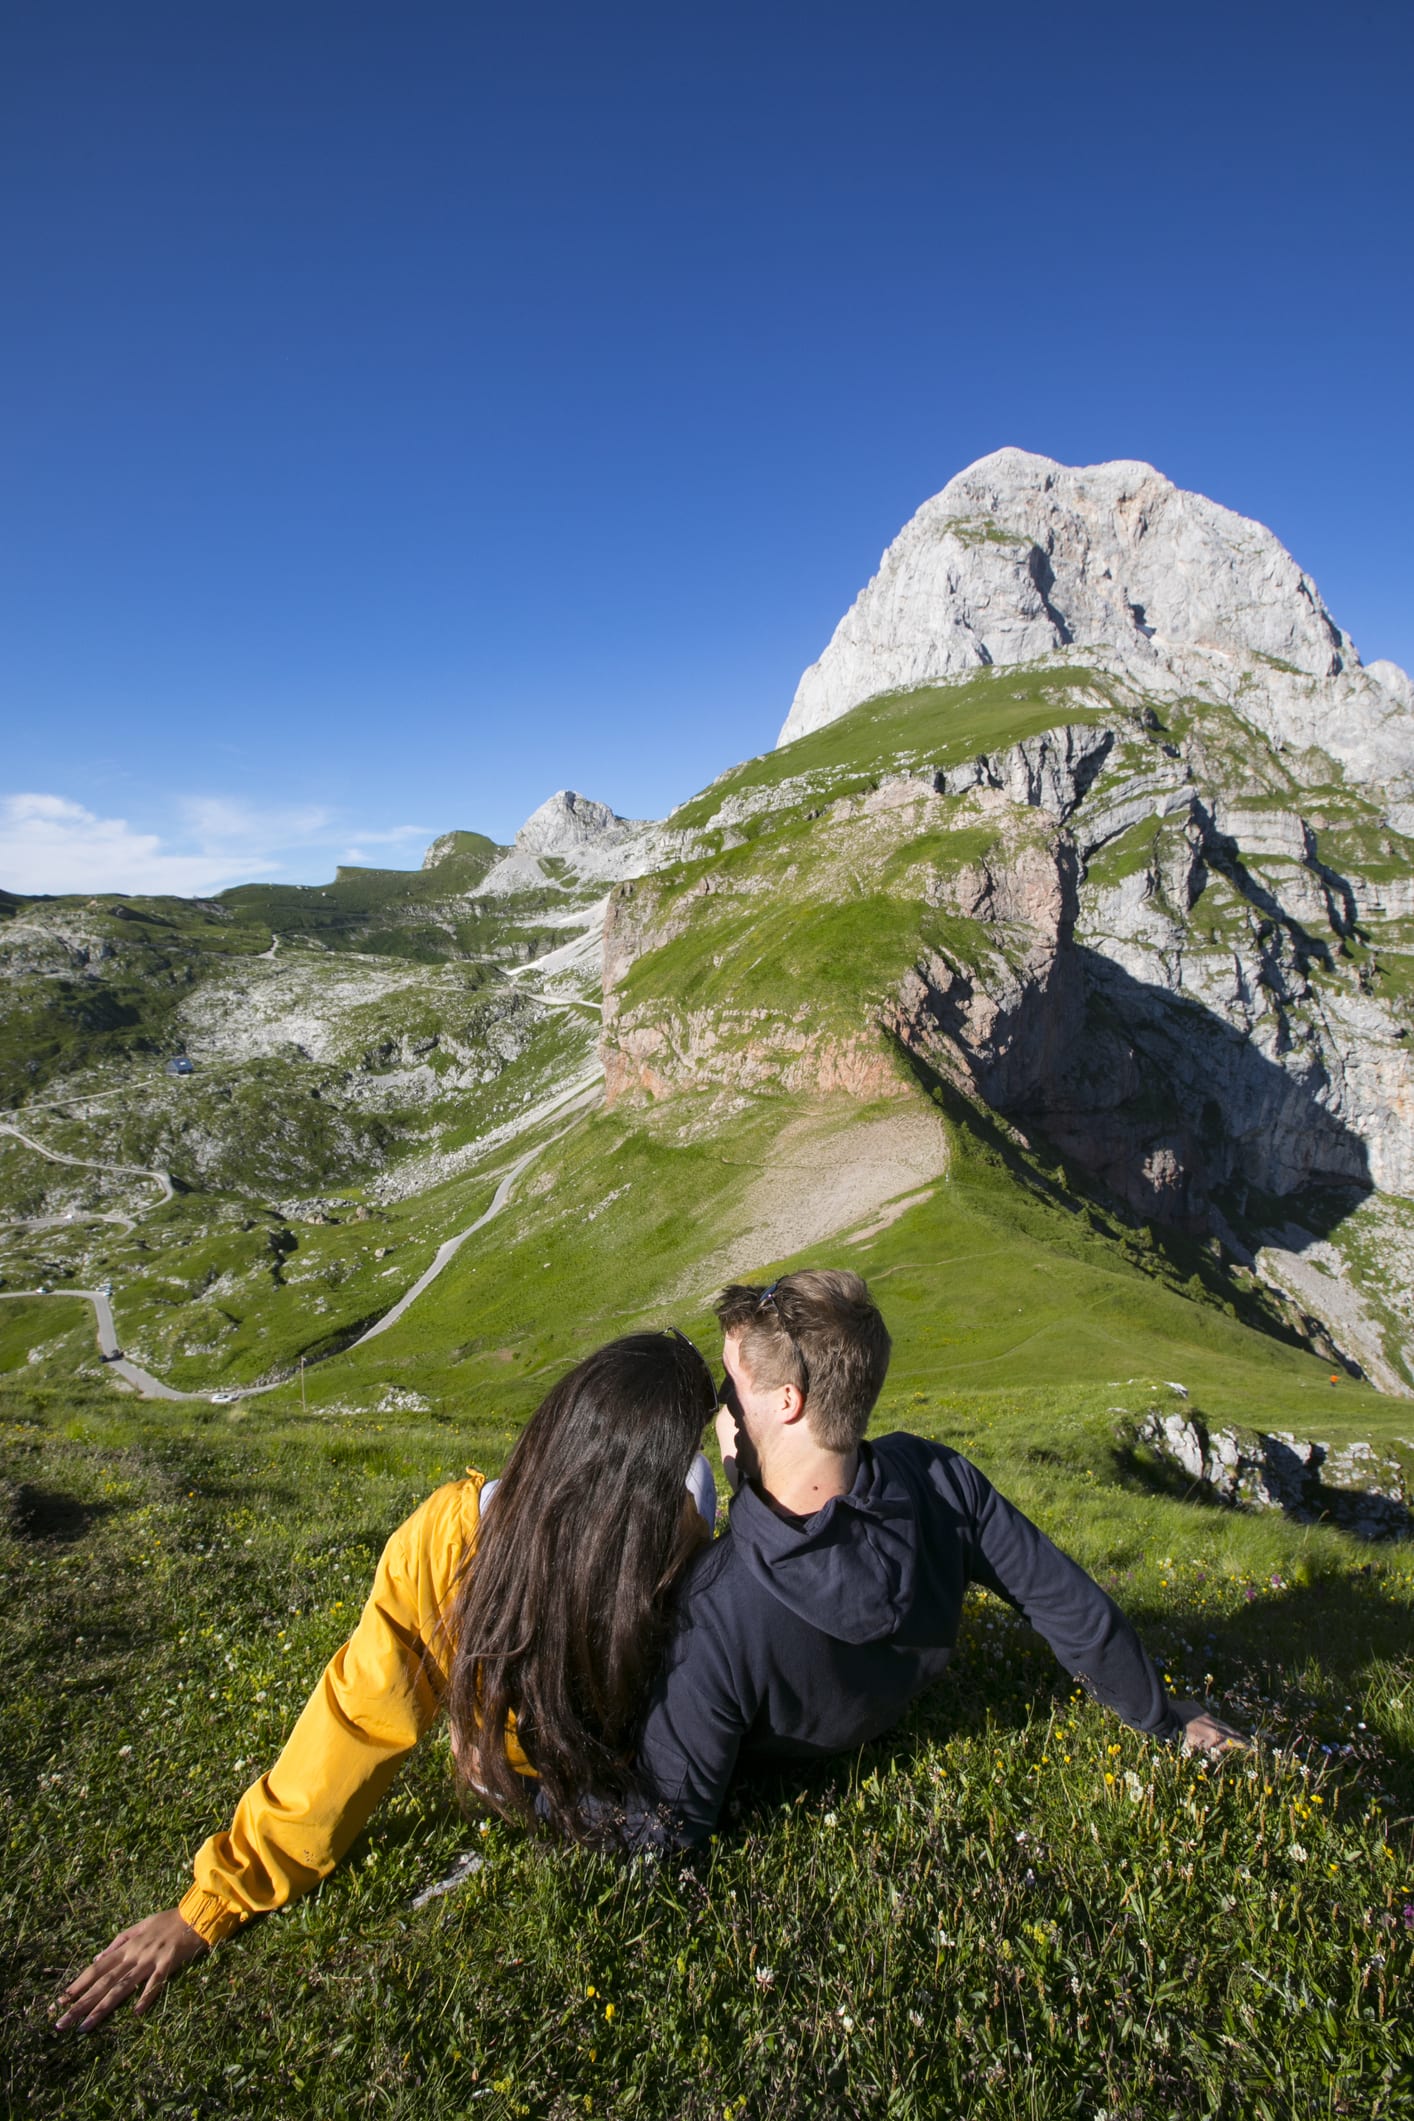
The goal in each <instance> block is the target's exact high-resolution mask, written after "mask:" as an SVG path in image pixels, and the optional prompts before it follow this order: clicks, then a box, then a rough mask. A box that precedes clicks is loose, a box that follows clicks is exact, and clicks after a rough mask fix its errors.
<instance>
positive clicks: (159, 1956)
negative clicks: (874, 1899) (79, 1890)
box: [55, 1907, 210, 2033]
mask: <svg viewBox="0 0 1414 2121" xmlns="http://www.w3.org/2000/svg"><path fill="white" fill-rule="evenodd" d="M209 1950H210V1946H209V1945H208V1944H207V1943H206V1942H205V1940H204V1939H203V1938H201V1937H199V1936H198V1935H197V1933H196V1931H195V1930H194V1929H193V1928H192V1927H191V1924H190V1923H189V1922H184V1921H183V1919H182V1917H181V1916H180V1915H179V1914H178V1913H177V1910H176V1909H175V1908H174V1907H169V1908H166V1909H164V1911H163V1912H162V1913H161V1914H160V1915H147V1916H145V1917H144V1919H143V1920H142V1921H141V1922H135V1923H134V1924H133V1926H132V1928H131V1929H126V1930H123V1931H121V1932H120V1933H119V1935H118V1936H116V1937H115V1938H114V1939H113V1942H112V1943H111V1944H110V1945H109V1947H108V1949H107V1951H104V1952H100V1953H99V1954H98V1957H97V1958H96V1959H95V1960H94V1962H93V1964H92V1965H91V1966H89V1967H87V1968H85V1970H84V1972H83V1973H81V1974H80V1975H79V1976H78V1978H77V1979H76V1980H74V1981H71V1982H70V1983H69V1986H68V1987H67V1988H66V1989H65V1990H64V1993H63V1995H62V1996H61V1997H60V1998H59V2001H60V2002H61V2003H66V2004H67V2005H68V2009H67V2010H66V2011H65V2012H64V2015H63V2017H62V2018H59V2019H57V2020H56V2021H55V2030H56V2031H57V2032H61V2033H63V2032H67V2031H68V2029H69V2027H70V2026H71V2025H77V2026H78V2028H79V2030H80V2031H81V2032H85V2033H91V2032H92V2031H93V2029H94V2027H95V2026H97V2025H102V2023H103V2021H104V2019H105V2018H111V2017H112V2015H113V2013H114V2011H115V2010H116V2009H117V2008H118V2005H119V2004H120V2003H126V2002H127V2000H128V1997H129V1996H134V1995H136V1996H137V2002H136V2003H135V2004H134V2005H133V2009H134V2010H135V2011H136V2012H137V2015H138V2016H139V2017H141V2016H142V2014H143V2012H144V2011H145V2010H147V2008H148V2007H149V2005H151V2004H152V2003H154V2002H155V2001H156V2000H157V1997H158V1995H159V1994H160V1992H161V1990H162V1989H163V1988H164V1987H165V1986H166V1984H167V1982H169V1981H170V1980H171V1978H172V1976H173V1974H175V1973H178V1972H179V1971H180V1970H181V1968H182V1967H184V1966H186V1965H188V1964H189V1963H190V1962H191V1960H193V1959H199V1958H200V1957H201V1955H202V1953H203V1952H205V1951H209ZM139 1990H141V1991H142V1993H141V1995H138V1991H139Z"/></svg>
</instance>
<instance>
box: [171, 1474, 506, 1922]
mask: <svg viewBox="0 0 1414 2121" xmlns="http://www.w3.org/2000/svg"><path fill="white" fill-rule="evenodd" d="M483 1477H484V1476H483V1475H482V1474H480V1473H468V1475H467V1477H466V1479H465V1480H454V1481H451V1482H449V1483H448V1485H447V1486H446V1487H443V1488H438V1489H437V1491H436V1493H435V1494H434V1495H429V1496H428V1498H427V1500H426V1502H424V1503H423V1505H422V1507H421V1508H420V1509H418V1510H414V1512H413V1514H412V1516H411V1517H409V1518H408V1520H407V1522H406V1524H402V1525H400V1526H399V1527H398V1529H397V1531H396V1532H394V1534H393V1536H392V1538H391V1539H390V1540H389V1541H388V1544H387V1546H386V1547H385V1548H384V1549H383V1557H382V1559H381V1560H380V1562H379V1564H378V1572H377V1574H376V1575H375V1577H374V1579H373V1589H372V1591H371V1592H370V1593H369V1597H368V1603H367V1604H366V1605H365V1606H364V1609H363V1614H362V1617H361V1618H360V1620H359V1623H358V1626H357V1627H356V1628H355V1630H354V1632H353V1634H352V1635H351V1636H350V1637H349V1639H348V1641H347V1642H346V1643H345V1644H344V1646H343V1648H342V1649H340V1650H337V1651H336V1652H335V1654H334V1655H333V1657H331V1658H330V1660H329V1663H328V1664H327V1665H326V1666H325V1668H324V1674H323V1677H322V1678H321V1679H320V1681H319V1684H318V1685H317V1686H316V1687H315V1689H314V1692H313V1693H312V1694H311V1695H310V1697H309V1700H308V1701H307V1702H306V1703H305V1705H304V1708H303V1710H302V1712H301V1714H300V1719H299V1721H298V1723H297V1724H296V1725H295V1727H294V1729H293V1731H292V1732H291V1733H290V1736H289V1740H288V1742H287V1744H286V1746H285V1749H284V1751H283V1752H282V1753H281V1755H280V1757H279V1759H278V1760H277V1761H276V1763H275V1765H274V1767H273V1768H272V1769H271V1770H270V1772H269V1774H268V1775H262V1776H261V1778H260V1780H259V1782H257V1783H254V1784H253V1785H252V1786H251V1788H250V1789H248V1790H247V1791H246V1793H245V1795H244V1797H242V1799H241V1801H240V1803H239V1804H238V1805H237V1806H236V1816H235V1818H234V1819H233V1820H232V1821H231V1824H230V1826H229V1827H228V1829H227V1830H226V1832H225V1833H223V1834H213V1835H212V1837H211V1839H210V1840H209V1841H208V1842H206V1843H205V1844H204V1846H203V1847H202V1848H201V1849H200V1850H199V1852H198V1854H197V1858H196V1863H195V1865H194V1867H193V1868H194V1871H195V1883H194V1884H193V1885H192V1887H191V1889H190V1891H189V1892H188V1893H187V1894H186V1896H185V1898H184V1899H183V1900H182V1902H181V1904H180V1912H181V1914H182V1916H183V1918H184V1919H185V1920H186V1921H187V1922H189V1923H190V1924H191V1927H192V1928H193V1929H194V1930H195V1931H196V1932H197V1934H198V1936H200V1937H204V1938H205V1940H206V1942H207V1943H208V1944H219V1943H220V1942H221V1939H222V1938H223V1937H229V1936H230V1934H231V1932H232V1931H233V1930H236V1929H239V1928H240V1926H241V1924H242V1923H243V1922H245V1921H248V1920H249V1918H250V1916H252V1915H258V1914H264V1913H267V1912H268V1911H269V1910H270V1909H271V1908H277V1907H284V1906H285V1905H286V1903H287V1902H288V1901H291V1900H297V1899H298V1898H299V1896H300V1894H301V1893H307V1892H309V1891H310V1890H311V1889H312V1888H313V1887H314V1886H316V1885H317V1884H318V1883H319V1881H320V1879H321V1878H326V1877H327V1876H328V1875H329V1873H330V1871H331V1870H332V1869H333V1868H334V1865H335V1864H336V1863H337V1862H338V1860H339V1858H340V1857H341V1856H342V1855H343V1854H344V1852H345V1850H346V1849H348V1847H349V1846H350V1844H351V1843H352V1842H353V1840H354V1839H355V1837H356V1836H357V1835H358V1834H359V1833H360V1832H361V1830H362V1829H363V1827H364V1826H366V1825H367V1823H368V1821H369V1819H370V1818H371V1817H372V1815H373V1812H374V1810H375V1808H376V1806H377V1805H378V1804H379V1802H380V1800H381V1799H382V1797H383V1794H384V1792H385V1791H386V1790H387V1788H388V1786H389V1784H390V1783H391V1782H392V1780H393V1777H394V1776H395V1775H396V1774H397V1771H398V1768H399V1767H400V1766H401V1764H402V1761H403V1758H404V1756H405V1755H406V1754H408V1753H410V1752H411V1751H412V1748H413V1747H414V1746H415V1745H416V1744H417V1741H418V1739H419V1738H420V1737H421V1736H422V1734H423V1732H424V1731H426V1730H427V1729H428V1728H429V1726H430V1725H431V1724H432V1723H433V1722H434V1721H435V1719H436V1717H437V1715H438V1713H439V1711H440V1709H441V1707H442V1702H443V1699H444V1697H445V1694H446V1690H447V1681H448V1677H449V1673H450V1664H451V1647H452V1646H451V1644H450V1642H449V1641H448V1639H447V1635H446V1628H445V1621H446V1616H447V1614H448V1613H449V1611H450V1608H451V1603H452V1596H453V1589H454V1584H455V1580H456V1575H457V1571H458V1569H459V1568H460V1566H461V1564H462V1562H463V1560H464V1559H465V1557H466V1555H467V1554H468V1553H469V1552H470V1551H471V1550H472V1549H474V1548H475V1545H476V1538H477V1532H478V1530H479V1527H480V1522H481V1488H482V1484H483ZM509 1750H510V1757H511V1761H512V1764H513V1765H514V1766H515V1767H517V1768H519V1769H520V1770H521V1772H522V1773H523V1774H530V1773H532V1772H533V1770H532V1769H531V1766H530V1763H529V1761H528V1760H527V1759H526V1757H525V1755H524V1754H523V1753H522V1752H521V1750H520V1748H519V1746H518V1745H516V1743H515V1741H514V1738H511V1739H510V1740H509Z"/></svg>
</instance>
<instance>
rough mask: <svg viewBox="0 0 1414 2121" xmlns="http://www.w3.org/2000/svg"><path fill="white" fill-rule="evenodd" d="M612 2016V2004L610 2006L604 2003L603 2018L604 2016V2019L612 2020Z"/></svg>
mask: <svg viewBox="0 0 1414 2121" xmlns="http://www.w3.org/2000/svg"><path fill="white" fill-rule="evenodd" d="M613 2015H614V2006H613V2004H612V2003H606V2004H605V2005H604V2016H605V2017H606V2018H609V2019H612V2017H613Z"/></svg>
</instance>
